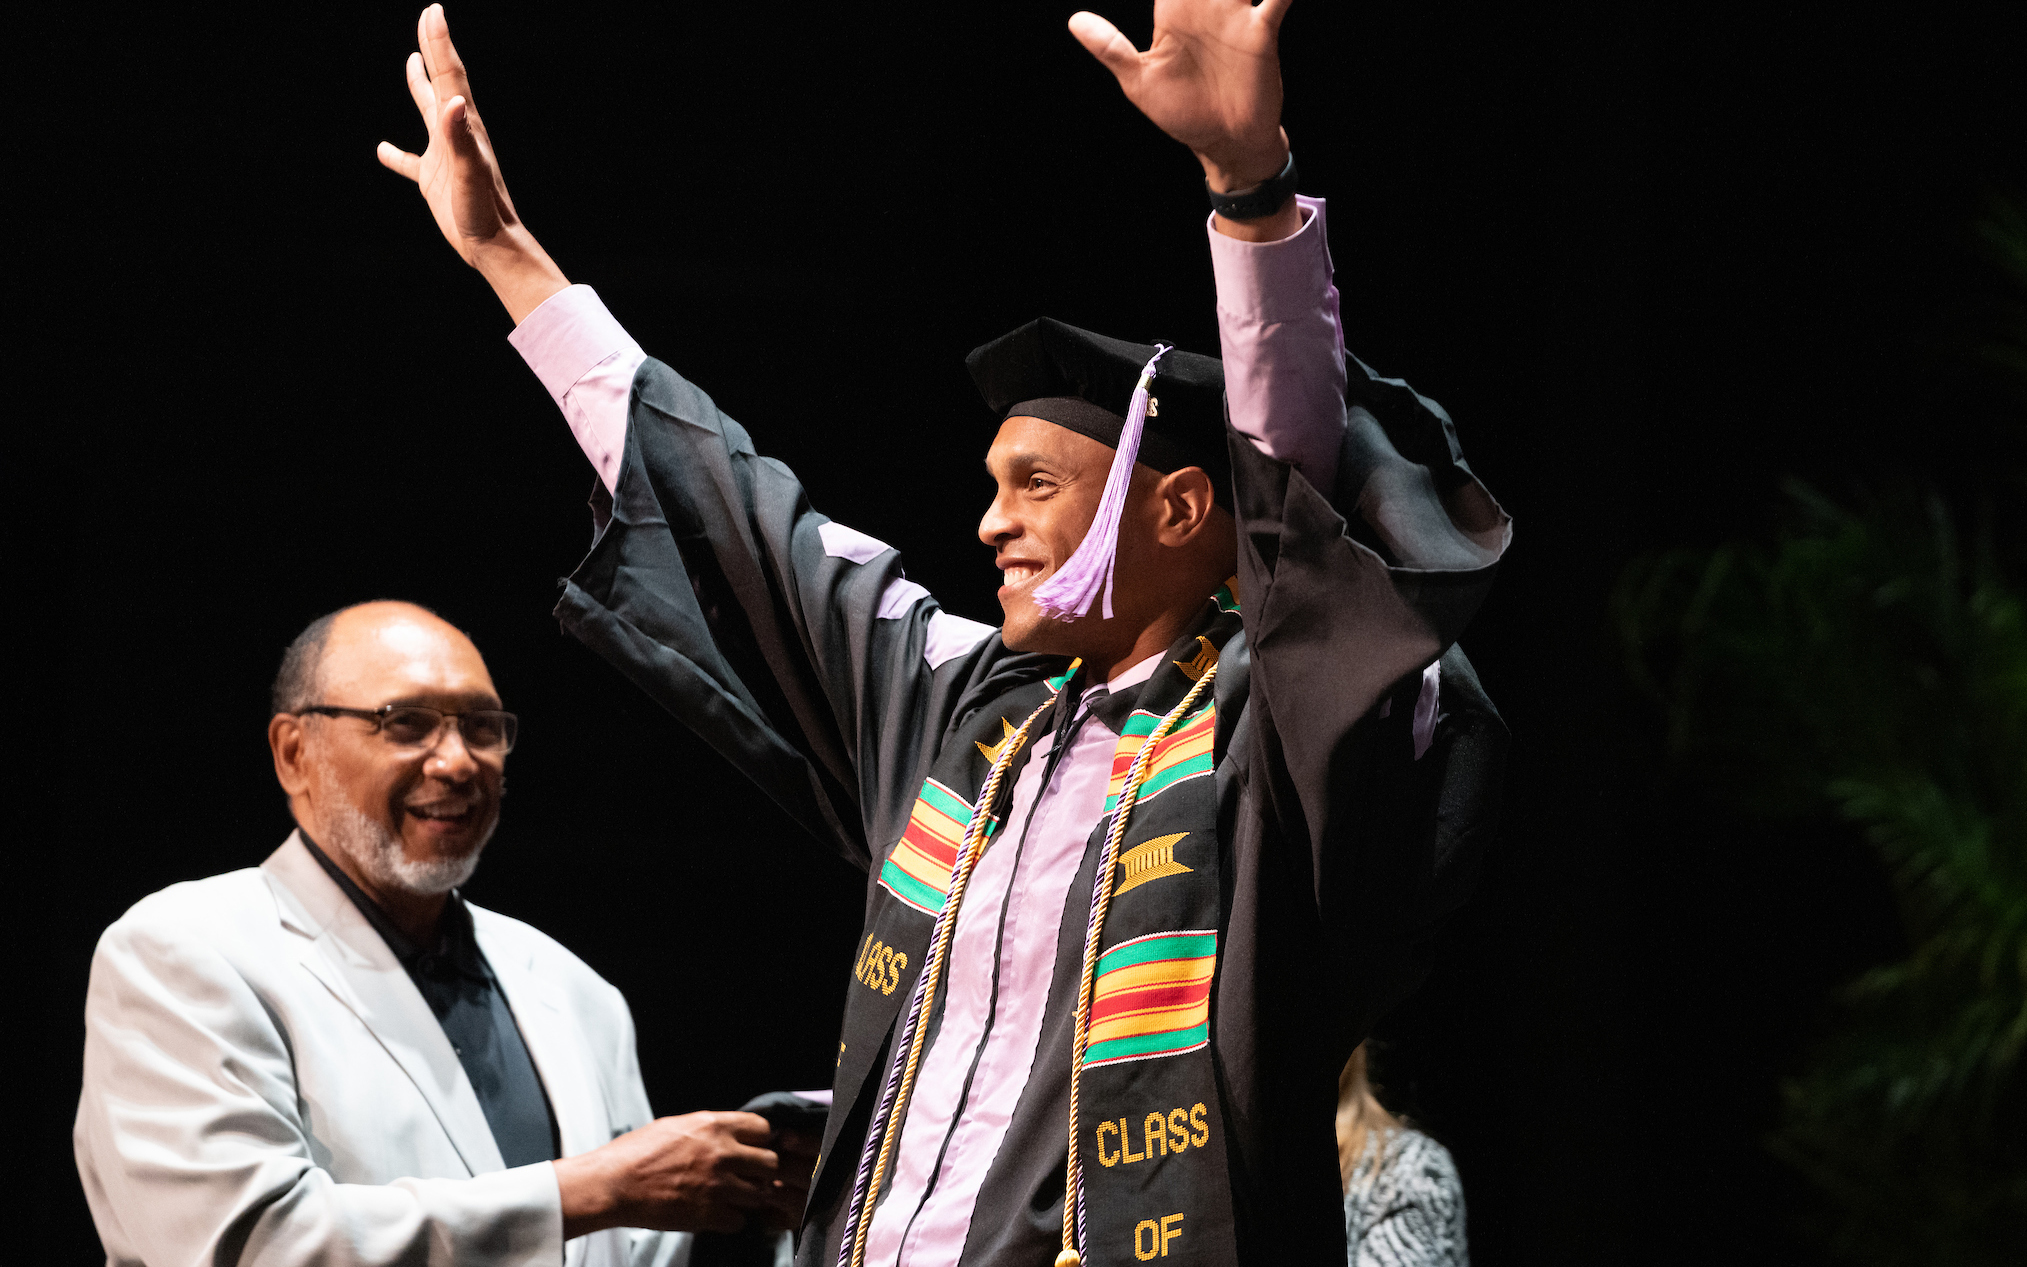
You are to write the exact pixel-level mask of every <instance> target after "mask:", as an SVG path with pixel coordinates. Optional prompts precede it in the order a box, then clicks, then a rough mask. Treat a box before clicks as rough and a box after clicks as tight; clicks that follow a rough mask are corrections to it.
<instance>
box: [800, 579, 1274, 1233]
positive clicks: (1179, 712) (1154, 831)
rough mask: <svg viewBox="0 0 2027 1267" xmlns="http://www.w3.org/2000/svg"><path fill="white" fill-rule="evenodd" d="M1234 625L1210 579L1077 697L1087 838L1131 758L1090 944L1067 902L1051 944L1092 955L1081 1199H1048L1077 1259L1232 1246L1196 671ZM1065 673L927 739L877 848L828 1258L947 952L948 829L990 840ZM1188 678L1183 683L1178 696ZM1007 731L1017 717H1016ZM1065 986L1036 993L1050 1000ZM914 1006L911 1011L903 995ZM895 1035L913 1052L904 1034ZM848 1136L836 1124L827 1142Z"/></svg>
mask: <svg viewBox="0 0 2027 1267" xmlns="http://www.w3.org/2000/svg"><path fill="white" fill-rule="evenodd" d="M1239 629H1240V621H1239V615H1238V604H1237V603H1236V601H1234V599H1233V598H1232V595H1231V591H1230V588H1229V586H1227V587H1226V588H1224V589H1220V590H1219V592H1218V593H1217V594H1216V595H1215V596H1213V598H1212V600H1211V601H1210V603H1209V604H1208V605H1207V608H1206V611H1205V615H1204V618H1203V619H1202V620H1201V621H1199V622H1198V624H1197V625H1196V626H1195V627H1193V628H1192V630H1191V632H1190V633H1189V634H1188V635H1186V636H1185V637H1184V638H1183V639H1182V640H1180V641H1179V642H1178V643H1177V644H1176V645H1175V646H1173V647H1171V648H1170V650H1169V655H1168V656H1167V657H1165V658H1164V660H1163V662H1162V663H1161V665H1160V667H1159V668H1157V670H1156V671H1155V673H1154V675H1153V676H1152V677H1151V678H1149V679H1148V680H1147V681H1146V682H1145V683H1143V684H1142V685H1141V686H1140V687H1139V688H1138V689H1137V690H1128V691H1123V692H1120V693H1117V694H1115V695H1109V696H1105V697H1101V698H1100V699H1099V700H1097V701H1096V702H1095V704H1094V706H1093V709H1092V712H1093V714H1094V720H1095V721H1102V722H1103V723H1104V724H1105V725H1106V726H1108V727H1109V728H1110V729H1112V731H1113V732H1114V733H1115V734H1116V735H1117V736H1118V739H1117V742H1116V746H1115V750H1114V755H1113V767H1112V781H1111V785H1110V787H1109V789H1108V795H1107V798H1106V805H1105V814H1104V816H1103V817H1102V818H1101V819H1100V820H1099V822H1098V824H1097V825H1096V828H1095V829H1094V830H1093V832H1092V834H1091V836H1090V837H1089V840H1088V842H1087V845H1086V848H1087V850H1091V851H1102V850H1104V849H1105V848H1106V847H1107V844H1108V839H1107V838H1108V836H1109V835H1110V834H1111V831H1112V828H1113V825H1114V822H1115V820H1116V818H1117V817H1118V807H1119V804H1120V801H1121V797H1122V794H1123V793H1124V792H1125V791H1127V788H1128V783H1129V779H1130V778H1131V776H1132V775H1133V774H1134V773H1135V770H1134V767H1135V765H1136V762H1137V761H1138V760H1139V759H1140V758H1142V757H1143V756H1144V757H1145V758H1146V760H1145V762H1144V764H1143V765H1142V766H1141V768H1140V769H1139V771H1138V779H1137V783H1135V785H1134V788H1133V790H1134V791H1135V792H1136V793H1137V795H1136V797H1135V799H1134V800H1133V802H1132V804H1131V806H1130V807H1129V812H1128V816H1127V820H1126V828H1125V831H1124V833H1123V834H1122V835H1121V836H1120V837H1119V839H1118V840H1117V841H1116V842H1114V843H1113V845H1112V848H1113V849H1114V852H1115V860H1114V863H1113V865H1112V867H1111V872H1110V879H1111V883H1110V885H1109V886H1101V889H1100V891H1099V892H1095V893H1092V894H1090V895H1089V896H1090V897H1091V898H1092V906H1093V914H1094V917H1095V916H1096V915H1097V914H1098V911H1097V908H1098V906H1099V903H1100V900H1101V899H1102V901H1103V905H1104V910H1103V914H1102V922H1100V923H1099V924H1098V934H1099V935H1098V938H1097V941H1096V944H1095V945H1094V946H1090V947H1087V946H1086V944H1085V942H1086V934H1087V932H1088V928H1073V927H1072V925H1073V924H1075V923H1078V922H1079V921H1075V920H1066V921H1065V925H1064V931H1063V936H1062V940H1061V942H1060V943H1059V944H1058V946H1057V949H1056V953H1057V955H1058V956H1063V955H1071V956H1077V957H1079V958H1084V957H1086V956H1087V951H1088V952H1089V954H1088V957H1089V959H1090V961H1091V962H1090V971H1089V974H1088V977H1087V987H1086V988H1087V990H1088V1002H1087V1004H1086V1010H1087V1015H1086V1016H1085V1018H1084V1020H1083V1022H1082V1024H1081V1025H1080V1026H1079V1027H1078V1028H1079V1032H1080V1034H1081V1036H1082V1039H1083V1059H1082V1062H1081V1068H1080V1069H1079V1070H1078V1077H1077V1079H1076V1082H1075V1083H1074V1084H1073V1089H1072V1094H1073V1100H1074V1103H1075V1106H1076V1107H1075V1117H1076V1121H1077V1129H1076V1137H1075V1139H1074V1140H1073V1141H1072V1143H1073V1146H1074V1148H1075V1149H1076V1165H1075V1166H1074V1167H1072V1168H1071V1169H1072V1174H1073V1177H1074V1179H1075V1181H1076V1187H1075V1191H1074V1192H1073V1194H1072V1195H1073V1198H1080V1199H1074V1200H1073V1204H1072V1206H1071V1208H1070V1209H1069V1210H1068V1211H1066V1228H1065V1240H1066V1244H1067V1245H1069V1246H1070V1247H1072V1248H1070V1249H1066V1250H1065V1251H1064V1254H1063V1256H1062V1258H1061V1259H1059V1261H1063V1262H1066V1263H1067V1261H1068V1260H1069V1258H1070V1254H1071V1253H1072V1251H1074V1253H1075V1254H1076V1256H1077V1257H1078V1258H1079V1259H1081V1261H1082V1262H1083V1263H1085V1264H1108V1265H1109V1264H1128V1263H1136V1262H1152V1261H1155V1260H1157V1259H1158V1260H1161V1261H1162V1263H1163V1267H1196V1265H1197V1264H1203V1267H1212V1265H1213V1264H1216V1265H1223V1264H1229V1263H1230V1262H1232V1261H1233V1258H1234V1256H1235V1253H1236V1251H1235V1245H1234V1239H1233V1232H1232V1209H1231V1204H1232V1203H1231V1186H1230V1180H1229V1177H1228V1172H1227V1168H1226V1153H1225V1124H1224V1120H1223V1114H1222V1112H1221V1110H1220V1106H1219V1101H1218V1096H1217V1090H1216V1081H1215V1076H1214V1072H1213V1067H1212V1058H1211V1050H1210V1035H1211V1009H1212V1005H1213V1002H1214V995H1215V983H1216V978H1217V966H1218V962H1219V951H1220V949H1221V947H1220V939H1221V937H1222V933H1223V928H1224V910H1223V902H1222V896H1221V888H1220V882H1219V881H1220V875H1219V862H1220V851H1219V844H1218V838H1217V795H1216V786H1215V784H1216V780H1215V777H1214V769H1215V762H1216V759H1217V756H1218V755H1219V752H1218V747H1217V740H1218V716H1217V706H1216V703H1215V699H1214V692H1213V689H1212V688H1213V686H1214V681H1207V680H1206V679H1213V678H1214V677H1215V673H1214V668H1215V665H1216V663H1217V658H1218V654H1219V651H1220V649H1221V648H1222V647H1223V646H1224V645H1225V643H1226V642H1227V641H1228V640H1229V639H1230V638H1231V637H1232V636H1233V635H1235V634H1237V633H1238V632H1239ZM1071 676H1072V675H1071V674H1069V673H1065V674H1063V675H1061V676H1059V677H1056V678H1051V679H1049V680H1047V681H1045V682H1040V683H1034V684H1031V685H1029V686H1026V687H1022V688H1018V689H1016V690H1014V691H1011V692H1009V693H1008V694H1007V695H1005V696H1003V697H1002V698H1001V699H999V700H997V701H995V703H994V705H993V706H991V707H988V708H985V709H982V710H980V712H979V714H978V715H977V716H976V717H975V718H973V719H972V720H971V721H970V722H969V723H968V724H966V725H965V726H962V727H960V728H959V729H958V730H957V732H956V733H954V734H953V736H952V738H951V739H950V741H949V742H948V743H947V744H946V745H945V746H944V748H943V750H942V751H941V752H940V753H939V754H938V756H937V759H936V761H935V763H934V765H933V767H932V769H931V772H930V775H929V777H928V778H927V779H926V780H925V781H924V783H923V785H922V788H921V791H920V793H919V795H918V796H917V798H916V802H915V805H914V808H913V812H912V813H911V814H910V816H909V820H908V823H907V826H906V828H905V830H904V832H903V834H902V837H901V839H900V840H899V841H896V842H894V844H893V847H892V848H891V849H890V850H889V851H888V854H887V856H886V858H885V859H884V861H883V862H882V863H881V865H880V868H879V871H878V873H877V882H876V885H875V889H874V892H875V903H874V910H873V912H872V917H871V919H870V920H869V923H868V932H867V933H866V935H865V936H864V937H863V938H862V940H861V944H860V946H859V950H858V959H857V963H856V964H855V966H854V970H853V976H854V977H855V979H856V981H857V984H856V985H855V986H854V987H853V989H852V992H851V996H850V1001H849V1003H848V1005H847V1008H846V1020H845V1033H844V1038H845V1041H844V1043H843V1044H842V1045H841V1048H840V1051H839V1056H838V1065H839V1075H840V1076H839V1080H838V1086H839V1087H840V1088H841V1089H842V1088H845V1087H858V1088H863V1089H862V1090H860V1092H859V1094H860V1095H861V1096H866V1097H874V1105H873V1115H872V1121H871V1125H870V1127H869V1129H868V1133H867V1135H866V1137H865V1140H864V1143H863V1145H862V1147H861V1148H860V1149H859V1150H857V1151H859V1152H860V1153H861V1155H860V1156H857V1157H851V1156H842V1155H841V1156H838V1157H837V1158H835V1160H834V1162H833V1163H832V1164H838V1165H850V1164H852V1163H854V1162H856V1163H857V1173H856V1174H853V1175H848V1176H847V1177H846V1178H845V1182H846V1183H847V1184H853V1185H854V1188H855V1191H854V1192H853V1195H852V1196H851V1198H850V1199H849V1200H848V1202H847V1205H846V1210H845V1234H844V1242H843V1245H842V1247H841V1254H840V1257H839V1264H840V1267H855V1264H857V1263H858V1261H859V1259H858V1251H857V1249H856V1248H855V1246H859V1245H862V1244H863V1235H864V1230H865V1227H866V1226H867V1225H868V1224H869V1222H870V1209H871V1206H872V1204H873V1203H874V1194H876V1193H877V1192H878V1191H879V1187H880V1186H881V1185H882V1184H883V1183H884V1182H885V1181H886V1179H887V1178H889V1177H890V1176H891V1166H890V1165H889V1164H888V1157H883V1156H882V1154H883V1153H885V1154H888V1155H889V1157H890V1156H891V1153H892V1152H893V1143H892V1142H891V1141H888V1142H887V1147H886V1148H885V1149H883V1148H882V1147H881V1145H882V1143H883V1139H884V1136H885V1135H886V1133H887V1131H888V1128H889V1125H890V1122H892V1121H899V1120H901V1118H902V1116H903V1115H905V1111H906V1099H907V1093H908V1091H909V1090H910V1088H911V1086H912V1078H913V1075H914V1067H915V1066H914V1064H913V1063H911V1060H910V1048H911V1042H910V1039H911V1036H912V1034H913V1030H914V1028H915V1026H916V1025H926V1023H927V1014H928V1012H929V1010H931V1009H933V1007H934V1006H935V1000H934V999H930V1000H929V1001H928V1005H927V1007H920V1004H921V1003H922V1000H921V999H920V998H919V997H918V996H920V995H921V994H922V993H923V989H922V987H923V980H922V972H923V969H924V967H925V965H926V964H928V963H929V962H930V961H931V959H932V957H933V956H935V955H937V954H938V953H943V954H947V941H948V934H947V933H945V934H944V935H943V937H942V938H941V939H940V940H942V941H943V942H944V943H945V949H944V950H943V951H941V952H938V951H937V949H936V942H937V941H938V940H939V939H938V937H937V933H938V924H937V920H938V917H939V916H942V915H944V914H945V911H946V907H947V906H948V905H949V902H950V900H951V894H952V892H953V879H954V877H957V876H961V875H964V874H968V867H967V859H966V855H965V841H966V835H967V831H968V830H975V831H977V832H978V833H979V834H980V839H979V843H980V844H981V845H984V846H986V847H991V844H992V842H993V841H994V840H995V839H996V837H997V835H998V833H999V832H1000V831H1001V830H1003V829H1004V827H1005V824H1004V822H1003V821H1001V820H1002V819H1003V816H1004V815H1005V814H1006V813H1007V807H1008V804H1009V802H1010V801H1011V798H1012V793H1013V786H1014V782H1015V779H1016V778H1017V777H1018V775H1019V772H1020V770H1021V768H1022V766H1023V765H1024V764H1025V761H1026V759H1027V757H1028V756H1029V753H1030V751H1031V750H1032V748H1033V746H1034V741H1035V739H1036V738H1038V737H1039V736H1040V735H1041V734H1042V733H1045V732H1046V730H1047V729H1048V727H1049V725H1050V724H1052V723H1053V721H1054V720H1055V719H1052V718H1051V717H1050V716H1049V713H1050V712H1051V711H1052V710H1053V709H1054V708H1055V707H1056V706H1057V703H1058V702H1060V703H1061V704H1062V705H1063V706H1065V707H1069V706H1074V699H1073V698H1071V697H1073V696H1074V695H1075V694H1076V691H1077V686H1080V685H1081V684H1076V685H1071V684H1070V681H1071ZM1199 683H1202V685H1201V686H1199ZM1066 686H1069V687H1070V689H1069V690H1068V691H1065V687H1066ZM1193 689H1194V691H1195V695H1196V698H1195V699H1193V700H1188V697H1189V696H1190V695H1191V693H1192V690H1193ZM1059 692H1062V693H1063V694H1062V695H1061V696H1060V698H1059V697H1058V693H1059ZM1186 700H1188V704H1187V707H1180V706H1182V705H1184V703H1185V701H1186ZM1031 719H1032V720H1031ZM1086 724H1087V725H1088V724H1092V723H1086ZM1164 724H1165V725H1166V729H1165V730H1163V728H1164ZM1022 730H1025V731H1026V732H1028V733H1025V734H1020V733H1017V732H1019V731H1022ZM1157 731H1161V732H1162V733H1160V735H1159V737H1158V738H1156V737H1155V736H1156V734H1157ZM1150 738H1153V745H1152V748H1151V750H1149V740H1150ZM1009 747H1015V748H1016V750H1015V751H1014V752H1013V753H1012V754H1011V759H1010V760H1008V761H1007V762H1006V763H1005V765H1004V768H1003V769H1001V771H1000V774H999V779H998V782H997V784H996V785H995V786H994V787H993V789H992V804H991V805H989V806H987V807H986V812H985V814H984V815H983V816H981V815H980V814H978V813H977V810H976V801H977V797H978V794H979V791H980V790H981V789H982V788H984V787H985V786H986V785H987V784H988V783H989V782H990V781H991V776H992V772H993V770H994V768H995V765H996V763H998V762H1000V760H1001V758H1002V757H1005V756H1007V755H1008V754H1007V749H1008V748H1009ZM1087 856H1089V855H1088V854H1087ZM1101 856H1102V854H1101ZM970 861H971V862H973V863H975V858H973V859H971V860H970ZM1073 903H1074V898H1073ZM955 914H956V912H955V910H954V909H952V910H950V911H949V917H950V918H949V921H947V922H949V923H950V924H951V925H952V927H953V928H954V919H955ZM948 972H949V968H948V964H947V962H946V963H943V964H942V965H941V968H940V971H939V974H938V977H937V979H936V980H935V981H933V982H932V984H933V985H934V986H935V988H936V989H937V990H939V991H940V990H941V989H944V988H946V986H947V980H948ZM1069 1002H1070V1001H1068V1000H1059V999H1056V998H1054V997H1051V999H1050V1000H1049V1008H1050V1011H1051V1012H1052V1013H1053V1012H1055V1010H1056V1009H1057V1008H1059V1007H1063V1006H1066V1005H1068V1003H1069ZM918 1007H919V1010H920V1015H919V1018H918V1019H917V1021H916V1022H915V1025H911V1015H915V1013H913V1012H911V1009H914V1008H918ZM889 1038H891V1039H892V1042H891V1043H887V1044H886V1045H885V1046H883V1040H884V1039H889ZM912 1046H913V1047H915V1048H916V1049H917V1051H918V1053H919V1048H920V1044H919V1043H914V1044H912ZM882 1050H888V1051H890V1053H891V1054H890V1055H889V1058H888V1059H887V1060H886V1061H885V1062H883V1063H882V1066H881V1068H879V1069H878V1070H875V1069H873V1068H872V1062H873V1060H874V1059H875V1057H876V1055H877V1054H878V1053H879V1052H880V1051H882ZM876 1073H877V1074H878V1075H879V1076H878V1077H876V1078H875V1077H873V1075H875V1074H876ZM1031 1076H1033V1077H1036V1078H1043V1077H1058V1078H1066V1079H1067V1078H1069V1077H1070V1076H1071V1070H1069V1069H1051V1068H1045V1067H1044V1066H1043V1065H1041V1064H1037V1065H1036V1067H1035V1069H1034V1071H1033V1073H1032V1075H1031ZM869 1078H870V1079H871V1081H870V1082H869V1081H868V1079H869ZM833 1120H834V1121H835V1120H836V1119H835V1118H834V1119H833ZM855 1142H856V1141H846V1140H839V1141H836V1142H835V1143H834V1144H832V1145H828V1146H827V1148H826V1152H827V1153H828V1152H829V1149H830V1147H841V1148H843V1149H851V1148H852V1145H853V1143H855Z"/></svg>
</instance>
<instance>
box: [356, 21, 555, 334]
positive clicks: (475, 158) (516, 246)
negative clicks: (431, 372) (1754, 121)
mask: <svg viewBox="0 0 2027 1267" xmlns="http://www.w3.org/2000/svg"><path fill="white" fill-rule="evenodd" d="M416 43H417V45H418V51H417V52H413V53H410V54H409V55H408V66H407V73H408V94H409V96H411V97H413V98H414V99H415V108H416V110H417V111H419V112H420V113H421V115H422V126H423V128H424V130H425V132H426V133H427V135H428V144H427V145H426V146H425V147H424V148H423V151H422V153H421V154H419V155H418V154H411V153H409V152H408V151H406V150H404V149H401V148H400V147H398V146H395V145H391V144H389V143H388V142H386V141H382V142H380V145H379V148H378V150H377V151H376V152H377V153H378V155H379V157H380V162H381V165H382V166H384V167H386V168H387V169H388V170H390V171H394V172H398V173H400V174H401V175H403V176H406V177H408V179H410V180H412V181H414V182H415V184H416V187H417V188H418V189H420V190H421V191H422V197H423V201H424V202H426V203H428V204H429V213H430V215H431V216H433V217H435V219H436V227H437V228H438V229H439V230H441V231H442V233H443V236H444V240H445V241H447V242H449V243H450V245H451V249H452V250H454V251H456V252H457V253H458V254H459V255H460V256H462V257H463V258H464V261H465V263H467V264H470V265H471V266H472V267H473V268H476V269H478V270H479V271H480V272H481V273H483V274H485V276H486V280H487V281H489V282H491V283H492V284H493V289H494V290H495V291H497V292H498V293H499V296H500V300H501V302H503V303H505V304H506V305H507V311H508V313H509V314H511V315H512V316H513V318H514V320H515V322H517V323H518V322H519V321H520V320H521V318H522V317H524V316H526V315H527V314H528V313H529V312H532V311H533V310H534V309H535V307H536V306H537V305H539V304H540V303H541V302H542V301H543V300H544V299H547V298H548V297H549V296H550V295H553V294H555V293H556V292H557V291H559V290H561V289H563V288H564V287H565V286H567V285H569V284H570V283H569V281H568V279H566V278H565V277H564V276H563V273H562V271H561V270H560V269H558V268H557V267H556V265H555V263H554V262H553V261H551V260H550V259H549V256H548V254H547V253H546V252H544V251H543V250H542V248H541V246H540V245H539V244H538V243H537V242H536V241H535V239H534V236H533V235H532V234H530V233H529V232H528V231H527V228H526V226H525V225H523V224H522V223H521V218H520V217H519V216H518V215H516V214H515V212H514V200H513V199H512V198H510V197H508V196H507V182H506V181H505V179H503V178H502V177H501V175H500V162H499V159H498V157H497V156H496V155H495V154H494V153H493V143H492V140H491V138H489V137H488V136H487V135H486V125H485V123H484V122H483V121H481V120H480V118H479V112H478V109H477V107H475V106H474V105H473V104H472V88H471V80H470V79H469V78H468V77H467V76H466V74H465V65H464V61H463V60H462V59H461V58H459V57H458V55H457V48H456V47H455V46H454V45H452V44H451V42H450V24H449V22H447V21H446V20H445V18H444V15H443V6H442V5H440V4H432V5H430V6H429V7H428V8H427V9H424V10H423V11H422V17H421V18H420V19H418V20H417V22H416Z"/></svg>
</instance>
